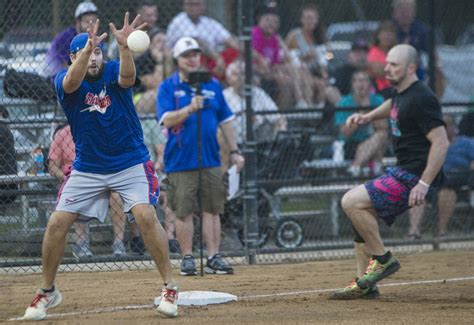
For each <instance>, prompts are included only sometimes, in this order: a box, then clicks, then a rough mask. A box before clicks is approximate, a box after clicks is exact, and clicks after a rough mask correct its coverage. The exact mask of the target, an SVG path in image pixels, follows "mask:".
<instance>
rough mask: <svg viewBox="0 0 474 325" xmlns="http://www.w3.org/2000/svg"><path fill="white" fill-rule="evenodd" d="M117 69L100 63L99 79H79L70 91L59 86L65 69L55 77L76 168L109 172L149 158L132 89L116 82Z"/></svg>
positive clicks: (86, 170)
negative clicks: (79, 81)
mask: <svg viewBox="0 0 474 325" xmlns="http://www.w3.org/2000/svg"><path fill="white" fill-rule="evenodd" d="M119 68H120V65H119V62H117V61H111V62H106V63H104V70H103V73H102V76H101V77H100V79H99V80H96V81H93V82H91V81H87V80H83V81H82V83H81V86H80V87H79V89H77V90H76V91H75V92H73V93H71V94H66V93H65V92H64V88H63V79H64V77H65V76H66V73H67V70H63V71H61V72H59V73H58V74H57V76H56V79H55V88H56V94H57V97H58V100H59V103H60V104H61V106H62V108H63V110H64V113H65V114H66V117H67V119H68V121H69V124H70V125H71V134H72V137H73V139H74V144H75V145H76V159H75V160H74V163H73V168H74V169H76V170H78V171H81V172H86V173H97V174H111V173H116V172H119V171H122V170H124V169H127V168H129V167H132V166H134V165H138V164H140V163H144V162H146V161H147V160H149V159H150V155H149V154H148V150H147V148H146V146H145V144H144V143H143V131H142V127H141V125H140V120H139V119H138V116H137V113H136V111H135V106H133V101H132V91H131V90H130V89H124V88H122V87H120V86H119V84H118V76H119Z"/></svg>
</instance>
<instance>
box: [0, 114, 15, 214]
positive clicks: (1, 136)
mask: <svg viewBox="0 0 474 325" xmlns="http://www.w3.org/2000/svg"><path fill="white" fill-rule="evenodd" d="M8 118H9V114H8V111H7V109H6V108H5V107H4V106H3V105H0V175H16V174H17V166H16V151H15V140H14V138H13V134H12V132H11V130H10V128H9V127H8V124H6V123H5V122H4V119H8ZM12 177H14V176H12ZM17 189H18V187H17V184H16V183H12V184H0V190H1V191H6V190H12V191H14V190H17ZM15 198H16V196H15V195H2V196H0V205H3V204H9V203H11V202H13V201H15Z"/></svg>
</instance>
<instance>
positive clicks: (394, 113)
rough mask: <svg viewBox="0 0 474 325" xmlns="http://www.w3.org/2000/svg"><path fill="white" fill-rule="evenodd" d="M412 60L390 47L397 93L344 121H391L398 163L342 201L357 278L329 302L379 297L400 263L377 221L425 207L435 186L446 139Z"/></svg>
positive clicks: (411, 51) (409, 51)
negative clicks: (379, 284) (382, 283)
mask: <svg viewBox="0 0 474 325" xmlns="http://www.w3.org/2000/svg"><path fill="white" fill-rule="evenodd" d="M417 62H418V54H417V52H416V50H415V48H413V47H412V46H411V45H405V44H403V45H397V46H395V47H393V48H392V49H391V50H390V51H389V52H388V56H387V65H386V66H385V76H386V78H387V79H388V80H389V81H390V83H391V84H392V86H393V87H394V89H395V90H396V93H395V94H394V95H393V97H392V98H390V99H388V100H387V101H385V102H384V103H383V104H382V105H380V106H379V107H377V108H376V109H374V110H372V111H370V112H369V113H366V114H359V113H356V114H353V115H351V116H350V117H349V118H348V119H347V122H346V123H347V124H348V125H349V126H351V125H354V124H356V125H363V124H367V123H371V122H373V121H376V120H380V119H390V127H391V132H392V139H393V145H394V148H395V155H396V157H397V165H396V166H395V167H391V168H388V169H387V170H386V173H385V174H384V175H382V176H380V177H379V178H377V179H375V180H372V181H369V182H368V183H366V184H363V185H360V186H358V187H356V188H354V189H352V190H350V191H349V192H347V193H346V194H345V195H344V196H343V198H342V202H341V204H342V208H343V209H344V212H345V213H346V214H347V216H348V217H349V219H350V220H351V222H352V225H353V228H354V232H355V239H354V242H355V243H354V250H355V257H356V264H357V277H356V278H355V279H354V280H352V282H351V284H350V285H349V286H347V287H346V288H344V289H342V290H340V291H338V292H336V293H334V294H333V295H332V296H331V298H332V299H341V300H342V299H344V300H347V299H358V298H376V297H377V296H378V295H379V291H378V288H377V282H378V281H380V280H382V279H384V278H386V277H387V276H389V275H391V274H393V273H395V272H397V271H398V270H399V269H400V263H399V262H398V260H397V259H396V258H395V257H393V256H392V254H391V253H390V251H387V250H386V249H385V247H384V244H383V242H382V239H381V237H380V232H379V227H378V220H379V219H381V220H383V221H384V222H385V223H386V224H387V225H388V226H390V225H392V223H393V222H394V221H395V218H396V217H397V216H398V215H400V214H402V213H403V212H405V211H407V210H408V209H410V208H411V207H414V206H420V205H422V204H424V202H425V197H426V195H427V193H428V191H429V190H430V188H432V187H436V186H437V185H438V184H439V182H440V179H441V175H440V174H441V167H442V166H443V162H444V158H445V156H446V151H447V150H448V146H449V141H448V137H447V135H446V129H445V124H444V122H443V118H442V115H441V106H440V104H439V102H438V100H437V99H436V97H435V95H434V94H433V93H432V91H431V90H430V89H429V88H428V87H426V86H425V85H424V84H423V83H421V82H420V81H419V80H418V78H417V76H416V68H417ZM367 264H368V265H367ZM365 267H367V269H366V271H365V272H364V269H365Z"/></svg>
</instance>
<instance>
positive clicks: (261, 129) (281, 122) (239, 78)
mask: <svg viewBox="0 0 474 325" xmlns="http://www.w3.org/2000/svg"><path fill="white" fill-rule="evenodd" d="M244 69H245V66H244V63H243V62H241V61H235V62H233V63H231V64H230V65H229V66H228V67H227V70H226V80H227V83H228V85H229V87H227V88H226V89H224V98H225V100H226V101H227V104H228V105H229V107H230V109H231V110H232V112H233V113H234V114H235V116H236V118H235V120H234V122H233V123H234V128H235V134H236V135H237V143H239V144H242V143H244V141H245V134H246V122H245V108H246V105H245V97H244V87H243V79H244ZM252 109H253V110H254V111H255V112H261V111H278V107H277V106H276V104H275V102H274V101H273V100H272V99H271V98H270V96H268V95H267V93H265V91H264V90H263V89H262V88H260V87H257V86H252ZM252 122H253V123H252V125H253V129H254V132H255V139H256V140H257V141H271V140H273V139H274V137H275V135H276V133H277V132H278V131H281V130H286V127H287V122H286V119H285V117H283V116H281V115H280V114H275V115H258V114H256V115H254V119H253V121H252Z"/></svg>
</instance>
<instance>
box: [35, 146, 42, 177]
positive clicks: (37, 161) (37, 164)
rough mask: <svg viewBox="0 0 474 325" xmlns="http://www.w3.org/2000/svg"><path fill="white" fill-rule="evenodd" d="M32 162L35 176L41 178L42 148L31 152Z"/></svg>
mask: <svg viewBox="0 0 474 325" xmlns="http://www.w3.org/2000/svg"><path fill="white" fill-rule="evenodd" d="M33 161H34V169H35V172H36V175H38V176H42V175H44V174H45V170H44V155H43V149H42V148H36V149H35V151H34V152H33Z"/></svg>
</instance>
